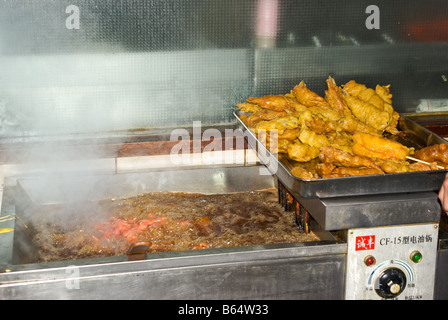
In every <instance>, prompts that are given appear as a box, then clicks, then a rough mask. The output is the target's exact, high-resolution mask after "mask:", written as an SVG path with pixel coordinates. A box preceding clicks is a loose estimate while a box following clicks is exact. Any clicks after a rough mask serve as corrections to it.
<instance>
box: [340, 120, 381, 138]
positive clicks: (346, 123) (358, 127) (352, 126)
mask: <svg viewBox="0 0 448 320" xmlns="http://www.w3.org/2000/svg"><path fill="white" fill-rule="evenodd" d="M338 126H339V127H340V128H341V129H342V130H344V131H347V132H350V133H352V134H354V133H356V132H363V133H368V134H373V135H376V136H381V135H382V132H381V130H378V129H375V128H374V127H372V126H369V125H368V124H365V123H364V122H361V121H359V120H358V119H357V118H355V117H354V116H353V115H348V116H346V117H344V118H342V119H341V120H340V121H338Z"/></svg>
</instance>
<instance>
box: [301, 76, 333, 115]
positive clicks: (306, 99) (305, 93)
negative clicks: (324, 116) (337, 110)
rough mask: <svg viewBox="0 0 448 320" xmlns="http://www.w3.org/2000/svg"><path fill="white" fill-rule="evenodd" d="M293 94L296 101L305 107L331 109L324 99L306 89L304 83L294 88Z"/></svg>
mask: <svg viewBox="0 0 448 320" xmlns="http://www.w3.org/2000/svg"><path fill="white" fill-rule="evenodd" d="M293 90H294V94H295V97H296V99H297V101H298V102H299V103H300V104H303V105H305V106H307V107H320V108H324V109H331V107H330V105H329V104H328V102H327V101H325V99H324V98H322V97H321V96H319V95H318V94H317V93H315V92H313V91H311V90H310V89H308V88H307V87H306V84H305V82H303V81H301V82H300V83H299V84H298V85H296V86H295V87H294V89H293Z"/></svg>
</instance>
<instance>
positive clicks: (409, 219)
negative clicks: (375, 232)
mask: <svg viewBox="0 0 448 320" xmlns="http://www.w3.org/2000/svg"><path fill="white" fill-rule="evenodd" d="M298 201H299V202H300V204H301V205H303V206H304V207H305V209H306V210H308V212H309V213H310V214H311V216H312V217H313V218H314V219H315V220H316V221H317V222H318V223H319V225H320V226H321V227H322V228H323V229H324V230H346V229H351V228H366V227H378V226H388V225H400V224H413V223H427V222H438V221H439V220H440V204H439V202H438V199H437V193H435V192H421V193H403V194H401V193H398V194H381V195H369V196H357V197H337V198H326V199H317V198H301V197H298Z"/></svg>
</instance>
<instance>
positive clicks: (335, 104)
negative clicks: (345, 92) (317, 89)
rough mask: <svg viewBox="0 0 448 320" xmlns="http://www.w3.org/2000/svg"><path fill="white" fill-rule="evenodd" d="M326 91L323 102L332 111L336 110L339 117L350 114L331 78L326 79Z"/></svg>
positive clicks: (339, 90)
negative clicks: (326, 103) (324, 101)
mask: <svg viewBox="0 0 448 320" xmlns="http://www.w3.org/2000/svg"><path fill="white" fill-rule="evenodd" d="M327 87H328V90H326V91H325V100H327V102H328V104H329V105H330V107H331V108H332V109H333V110H337V112H338V113H339V115H340V116H343V115H349V114H351V111H350V109H349V108H348V106H347V103H346V102H345V101H344V99H342V93H341V89H340V88H339V87H338V86H337V85H336V81H334V79H333V78H332V77H328V79H327Z"/></svg>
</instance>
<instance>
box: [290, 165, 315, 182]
mask: <svg viewBox="0 0 448 320" xmlns="http://www.w3.org/2000/svg"><path fill="white" fill-rule="evenodd" d="M291 174H292V175H293V176H295V177H297V178H300V179H306V180H311V179H318V178H319V177H318V176H317V175H316V174H313V173H311V172H309V171H308V170H306V169H305V168H302V167H299V166H297V167H294V168H292V169H291Z"/></svg>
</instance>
